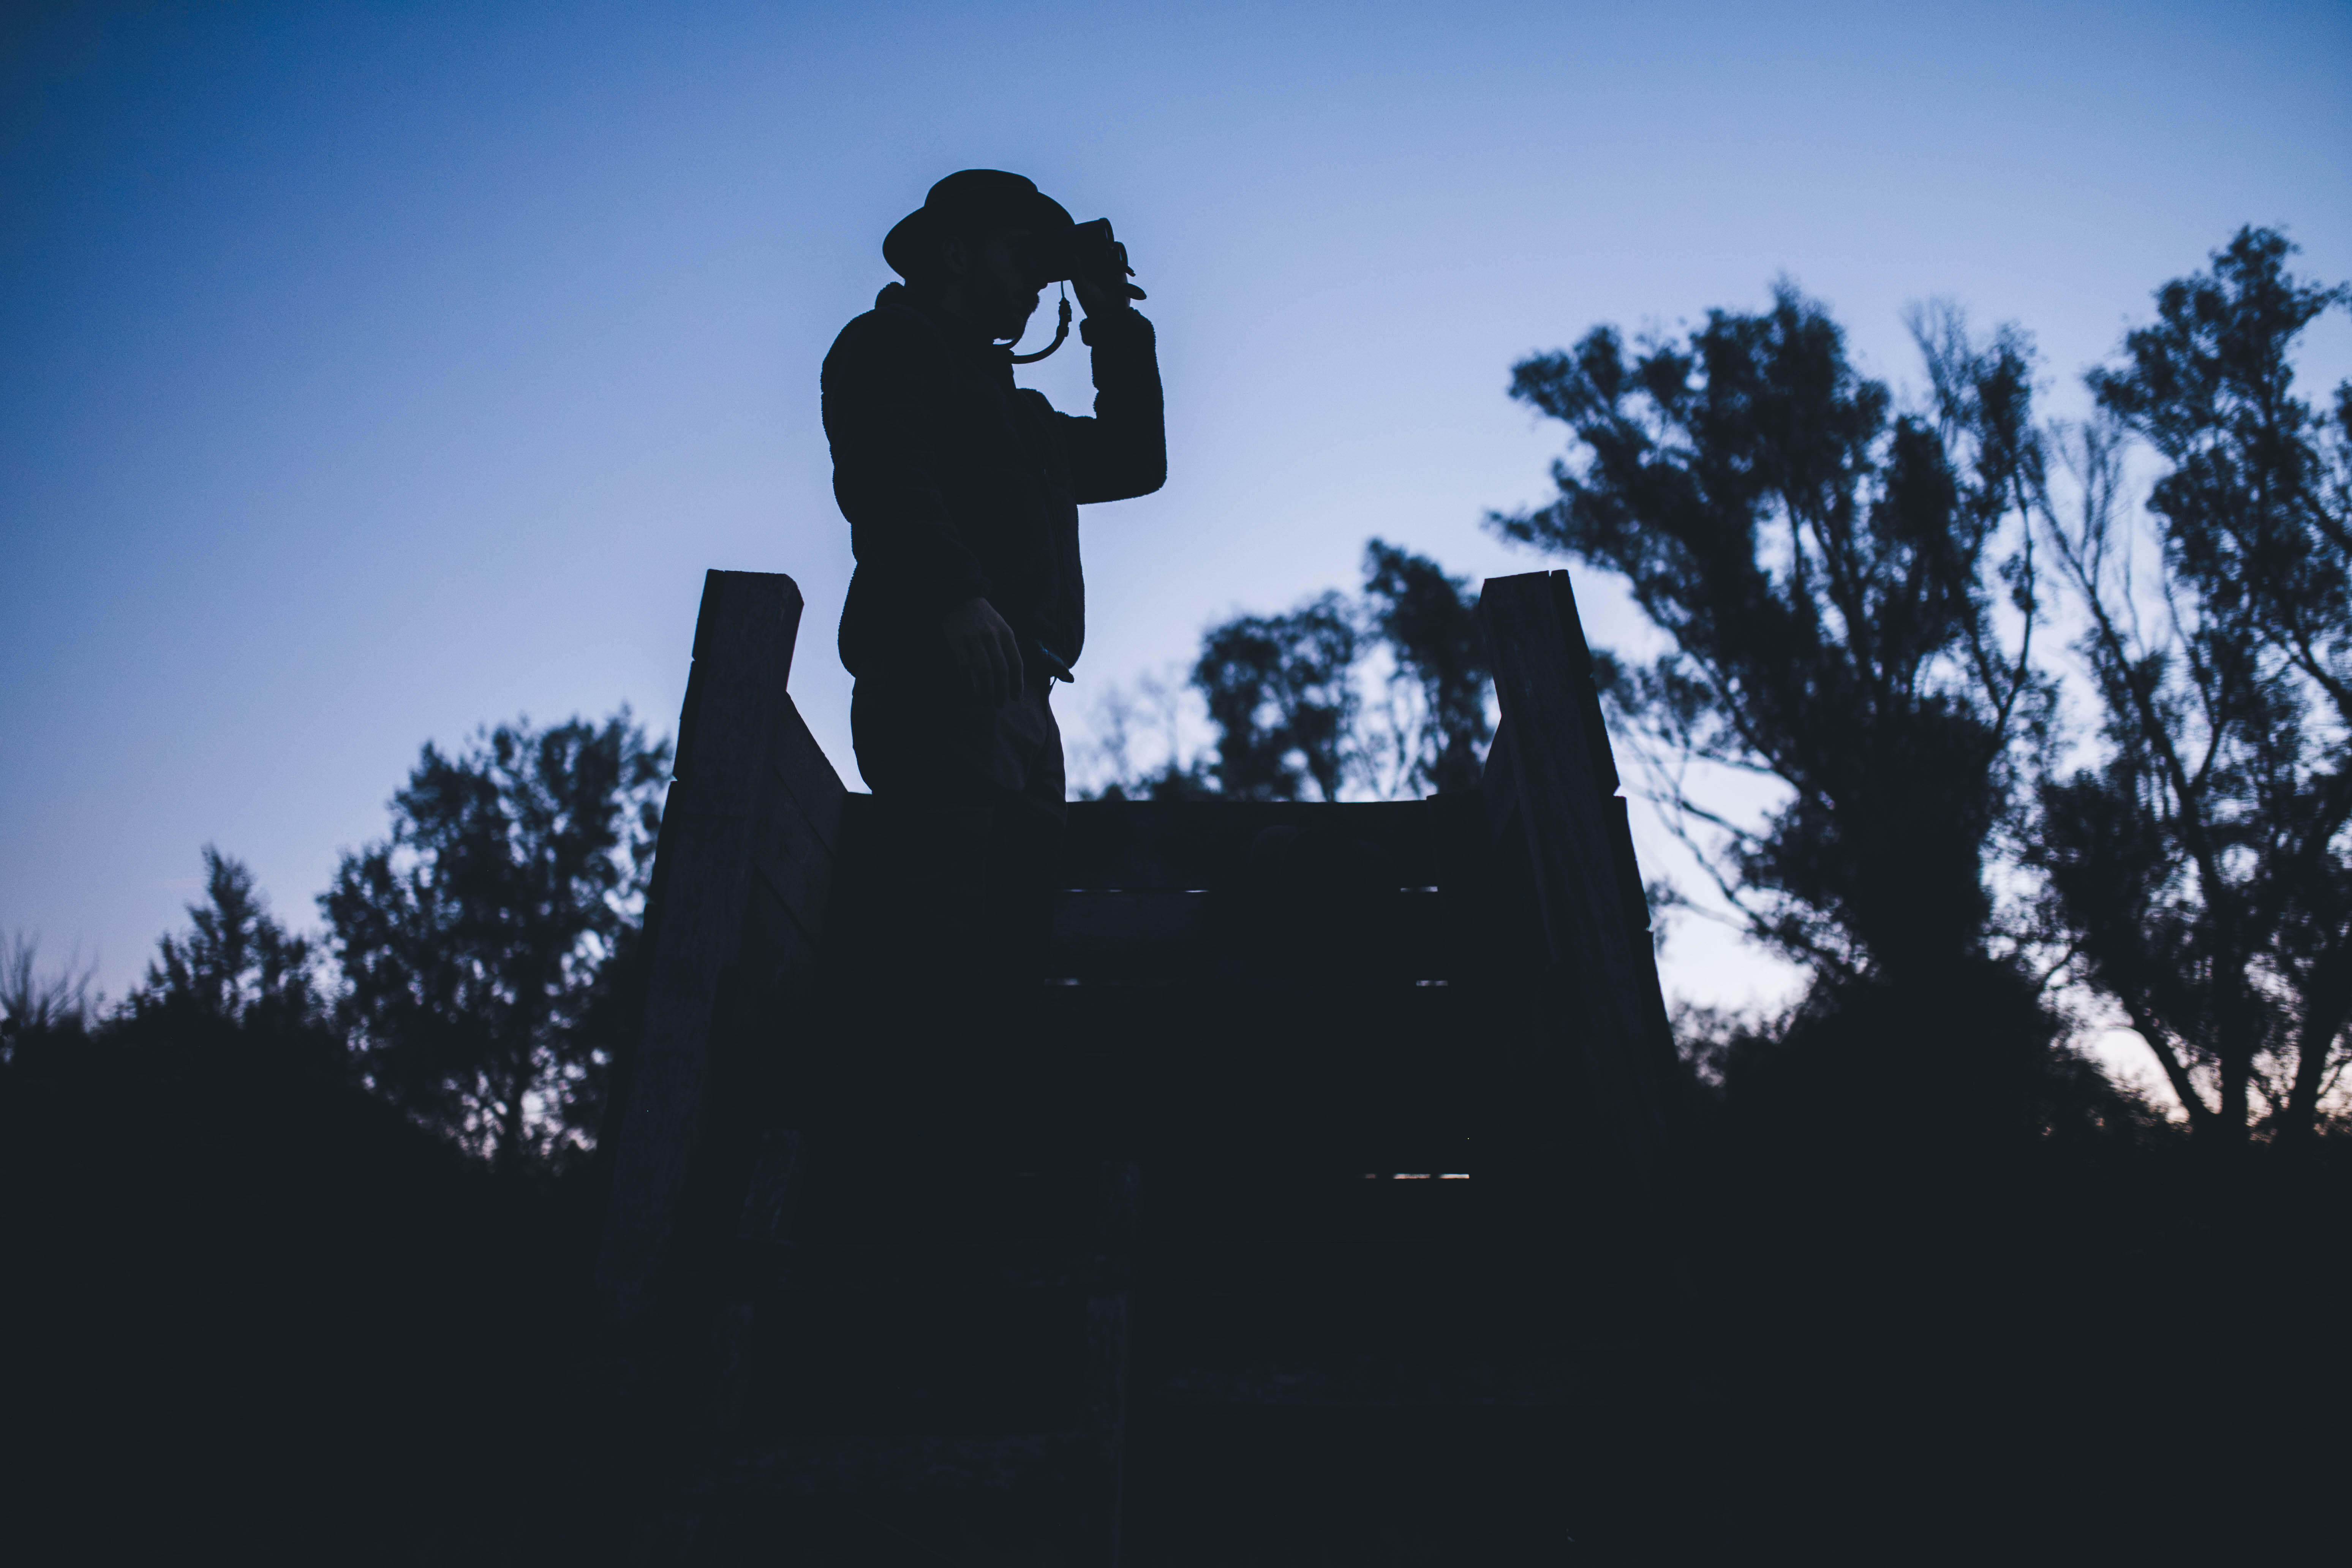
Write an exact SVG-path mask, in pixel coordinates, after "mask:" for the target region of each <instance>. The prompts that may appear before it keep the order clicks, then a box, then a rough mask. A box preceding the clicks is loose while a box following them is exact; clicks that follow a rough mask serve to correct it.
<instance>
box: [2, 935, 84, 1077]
mask: <svg viewBox="0 0 2352 1568" xmlns="http://www.w3.org/2000/svg"><path fill="white" fill-rule="evenodd" d="M40 956H41V943H40V939H39V938H37V937H35V936H29V935H27V934H26V933H25V932H23V931H14V932H11V933H10V934H9V935H8V936H7V938H6V939H5V940H0V1061H5V1060H7V1059H8V1058H10V1057H12V1056H13V1055H15V1053H16V1049H17V1047H19V1046H20V1045H24V1044H26V1043H28V1042H31V1041H35V1040H43V1039H47V1038H50V1037H61V1036H79V1035H84V1034H87V1033H88V1032H89V1016H90V1013H91V1011H92V1004H91V1001H90V989H89V988H90V982H91V980H92V979H93V978H94V977H95V975H96V973H97V969H98V966H97V965H96V964H95V963H83V962H82V961H81V957H80V954H79V953H76V954H74V955H73V956H72V957H70V958H68V959H67V960H66V962H65V963H64V964H63V965H62V966H60V967H58V968H57V969H54V970H51V971H49V972H48V973H43V972H42V968H41V962H40Z"/></svg>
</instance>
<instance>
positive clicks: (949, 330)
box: [874, 283, 1013, 379]
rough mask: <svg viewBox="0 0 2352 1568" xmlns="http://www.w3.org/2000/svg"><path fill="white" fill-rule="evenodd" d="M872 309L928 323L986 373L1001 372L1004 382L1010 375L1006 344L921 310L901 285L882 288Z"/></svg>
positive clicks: (1010, 357) (1009, 353)
mask: <svg viewBox="0 0 2352 1568" xmlns="http://www.w3.org/2000/svg"><path fill="white" fill-rule="evenodd" d="M874 308H875V309H876V310H905V311H907V312H908V313H909V314H911V315H913V316H915V317H917V318H918V319H919V320H921V321H927V322H929V324H930V328H931V330H932V331H935V332H937V333H939V334H940V336H941V337H943V338H945V339H947V341H948V342H951V343H953V344H955V346H956V347H958V348H959V349H961V350H962V351H963V352H964V353H967V354H970V355H971V357H972V358H973V359H974V360H976V361H978V362H979V363H980V364H981V365H982V366H983V367H985V368H986V369H989V370H991V371H1001V372H1003V374H1004V375H1005V376H1006V377H1007V378H1008V379H1009V378H1010V377H1011V376H1012V374H1013V349H1012V346H1011V345H1010V344H1007V343H1000V342H995V341H994V340H992V339H990V338H983V337H982V336H981V335H980V334H979V333H977V332H975V331H972V330H971V328H970V327H967V326H965V325H964V324H963V323H962V322H961V321H955V320H953V319H952V318H950V317H947V316H942V315H940V314H939V313H938V312H937V311H935V310H925V309H924V308H923V307H922V306H921V305H920V304H919V303H917V301H916V300H915V296H914V295H913V294H912V293H910V292H909V291H908V288H907V286H906V285H905V284H904V283H891V284H886V285H885V286H884V287H883V289H882V292H880V293H879V294H877V295H876V296H874Z"/></svg>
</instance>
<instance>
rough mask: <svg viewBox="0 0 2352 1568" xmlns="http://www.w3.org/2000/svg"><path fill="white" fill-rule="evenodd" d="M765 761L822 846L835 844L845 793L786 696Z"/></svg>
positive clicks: (803, 721)
mask: <svg viewBox="0 0 2352 1568" xmlns="http://www.w3.org/2000/svg"><path fill="white" fill-rule="evenodd" d="M768 761H769V764H770V765H771V766H772V768H773V769H774V771H775V774H776V777H777V779H778V780H779V781H781V782H782V784H783V786H784V791H785V793H786V794H787V795H791V796H792V799H793V805H797V806H799V807H800V808H801V815H802V816H805V817H806V818H808V821H809V825H810V826H812V827H814V829H815V830H816V836H817V837H819V838H821V839H823V840H824V846H825V847H826V848H828V849H833V848H837V847H839V842H840V831H841V805H842V801H843V799H844V798H845V796H846V795H848V793H849V792H848V790H847V789H846V788H845V787H844V785H843V784H842V782H841V775H840V774H839V773H835V772H834V771H833V762H832V759H831V758H829V757H827V756H826V755H825V754H824V747H823V746H820V745H818V744H817V743H816V737H815V736H814V735H812V734H810V733H809V727H808V721H806V720H804V719H803V718H802V717H801V710H800V708H799V706H798V705H797V704H795V703H793V701H792V700H790V699H789V698H787V699H786V700H785V707H784V711H783V713H782V715H781V716H780V720H779V722H778V724H777V727H776V740H775V750H774V751H773V752H772V753H771V754H770V756H769V759H768Z"/></svg>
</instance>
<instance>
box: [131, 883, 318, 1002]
mask: <svg viewBox="0 0 2352 1568" xmlns="http://www.w3.org/2000/svg"><path fill="white" fill-rule="evenodd" d="M155 949H156V951H155V956H154V957H153V958H152V959H150V960H149V961H148V963H147V977H146V979H145V980H143V981H142V982H141V984H139V985H138V986H137V987H136V988H135V989H133V990H132V991H131V994H130V996H129V997H128V998H126V999H125V1003H124V1010H125V1012H126V1013H127V1014H128V1015H129V1016H131V1017H133V1018H141V1019H153V1018H163V1017H171V1018H180V1019H186V1020H189V1021H191V1022H203V1023H209V1024H215V1025H226V1026H230V1027H233V1028H255V1029H269V1030H277V1031H294V1030H303V1029H310V1028H315V1027H316V1026H319V1025H320V1023H321V1022H322V1021H323V1015H324V1012H325V1008H324V1005H323V1004H322V1002H321V1001H320V995H319V987H318V980H317V975H316V973H315V965H316V961H317V955H316V954H315V953H314V952H313V951H312V949H311V945H310V941H309V939H307V938H305V937H301V936H298V935H293V934H291V933H289V931H287V930H286V928H285V927H284V926H282V925H280V924H279V923H278V921H277V920H276V918H275V917H273V916H272V915H271V914H270V912H269V908H268V903H267V901H266V900H264V899H263V898H262V896H261V894H260V892H259V891H258V890H257V889H256V888H255V886H254V881H253V873H252V871H251V870H249V869H248V868H247V867H246V865H245V864H244V862H242V861H240V860H237V859H235V858H232V857H229V856H226V855H224V854H222V853H221V852H220V851H219V850H218V849H216V848H215V847H213V846H211V845H209V844H207V845H205V900H204V902H202V903H196V904H190V905H189V906H188V929H187V931H184V932H183V933H182V934H180V935H177V936H172V935H166V936H163V937H162V938H160V939H158V940H157V942H156V944H155Z"/></svg>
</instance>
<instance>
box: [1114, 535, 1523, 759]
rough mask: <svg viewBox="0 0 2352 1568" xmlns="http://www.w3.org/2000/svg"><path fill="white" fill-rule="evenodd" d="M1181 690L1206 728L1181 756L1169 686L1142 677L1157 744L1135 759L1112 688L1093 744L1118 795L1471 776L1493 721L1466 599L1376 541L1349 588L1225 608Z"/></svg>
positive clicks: (1123, 708) (1429, 564)
mask: <svg viewBox="0 0 2352 1568" xmlns="http://www.w3.org/2000/svg"><path fill="white" fill-rule="evenodd" d="M1190 685H1191V687H1192V690H1193V691H1194V692H1195V693H1197V694H1198V696H1199V697H1200V699H1201V700H1202V705H1203V706H1204V707H1205V708H1206V709H1207V710H1208V717H1209V722H1210V725H1211V727H1212V729H1213V731H1215V743H1214V749H1213V752H1210V753H1208V754H1206V755H1192V756H1187V755H1186V754H1185V751H1184V747H1183V746H1182V743H1181V741H1180V740H1179V738H1178V736H1177V733H1176V729H1177V704H1176V698H1177V693H1176V692H1174V691H1171V690H1170V689H1167V688H1165V687H1163V686H1160V685H1158V684H1156V683H1153V682H1150V681H1146V682H1145V683H1144V684H1143V696H1144V699H1145V701H1146V703H1147V704H1152V703H1154V701H1155V700H1156V705H1157V706H1158V707H1159V709H1160V715H1159V717H1160V725H1161V727H1162V728H1164V729H1165V730H1166V731H1167V742H1166V743H1167V751H1168V755H1167V756H1166V757H1165V758H1164V759H1163V760H1162V761H1161V763H1160V765H1159V766H1158V767H1156V768H1139V767H1138V766H1137V765H1136V763H1135V758H1134V755H1133V752H1132V746H1133V742H1134V731H1135V730H1136V728H1137V724H1138V720H1139V704H1138V703H1137V702H1136V700H1134V699H1133V698H1132V697H1131V696H1130V695H1129V694H1128V693H1126V692H1123V691H1118V690H1114V691H1113V692H1111V693H1110V695H1109V696H1108V698H1106V699H1105V700H1104V703H1103V705H1102V709H1101V712H1100V724H1101V728H1102V731H1103V736H1104V738H1103V742H1102V743H1101V748H1100V749H1101V752H1102V754H1103V756H1104V759H1105V761H1107V762H1108V763H1109V764H1110V770H1111V773H1112V775H1113V776H1112V777H1111V779H1110V780H1109V781H1108V784H1107V785H1106V786H1105V788H1104V791H1103V793H1104V794H1105V795H1117V796H1118V797H1121V798H1125V797H1129V796H1148V797H1150V798H1154V799H1164V798H1171V797H1172V798H1188V799H1189V798H1203V799H1205V798H1212V797H1222V798H1224V799H1229V800H1307V799H1314V800H1338V799H1340V798H1341V797H1342V795H1344V794H1349V793H1354V794H1370V795H1378V796H1382V797H1396V796H1407V795H1426V794H1429V793H1431V792H1432V791H1436V790H1459V789H1468V788H1472V787H1475V785H1476V784H1477V782H1478V777H1479V770H1480V769H1481V768H1482V767H1483V766H1484V765H1485V761H1486V743H1487V742H1488V741H1489V740H1490V739H1491V738H1492V736H1493V731H1494V724H1493V720H1492V717H1491V715H1490V714H1489V712H1488V704H1489V701H1490V700H1491V694H1492V691H1493V686H1494V682H1493V678H1492V676H1491V675H1490V674H1489V672H1488V670H1487V668H1486V634H1485V633H1484V632H1483V631H1482V630H1481V629H1480V627H1479V625H1478V602H1477V595H1476V593H1475V591H1474V589H1473V587H1472V584H1470V583H1469V581H1468V580H1467V579H1465V578H1461V577H1454V576H1451V575H1449V574H1447V573H1446V571H1445V569H1444V567H1442V566H1440V565H1439V564H1438V563H1436V562H1435V561H1433V560H1431V559H1430V558H1429V557H1428V556H1425V555H1417V554H1415V553H1413V552H1411V551H1409V550H1405V549H1402V548H1401V547H1399V546H1396V545H1392V544H1389V543H1387V542H1384V541H1381V540H1379V539H1374V540H1371V541H1370V542H1367V543H1366V545H1365V547H1364V589H1363V592H1362V594H1361V595H1346V594H1341V593H1338V592H1336V591H1334V592H1330V593H1325V594H1321V595H1317V596H1316V597H1315V598H1313V599H1310V600H1308V601H1307V602H1306V603H1305V604H1302V605H1298V606H1297V608H1295V609H1293V610H1291V611H1289V612H1288V613H1286V614H1283V615H1274V616H1255V615H1244V616H1234V617H1233V618H1232V619H1230V620H1226V621H1222V622H1220V623H1218V624H1217V625H1215V626H1211V627H1210V628H1209V629H1208V630H1207V631H1206V632H1204V633H1202V637H1201V651H1200V655H1199V657H1198V658H1196V659H1195V660H1194V662H1193V665H1192V670H1191V672H1190Z"/></svg>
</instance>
